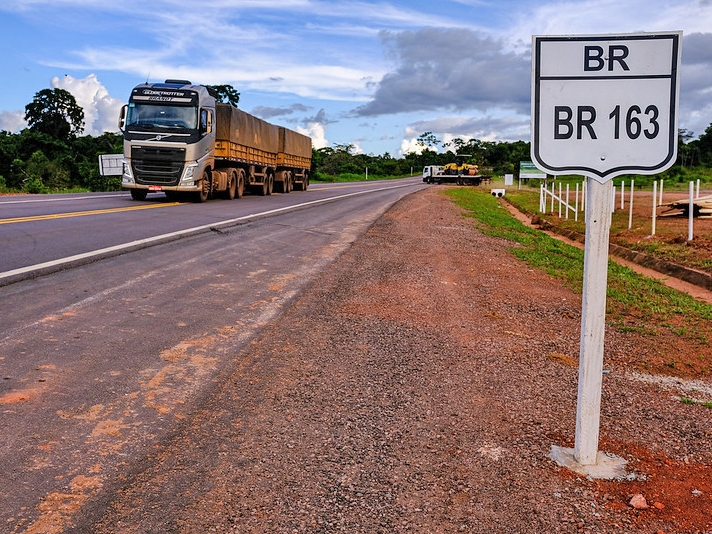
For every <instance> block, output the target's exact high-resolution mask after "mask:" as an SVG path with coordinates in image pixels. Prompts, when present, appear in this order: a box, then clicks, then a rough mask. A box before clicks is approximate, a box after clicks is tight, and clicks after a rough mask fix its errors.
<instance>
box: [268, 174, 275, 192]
mask: <svg viewBox="0 0 712 534" xmlns="http://www.w3.org/2000/svg"><path fill="white" fill-rule="evenodd" d="M273 191H274V174H272V173H269V174H268V175H267V196H269V195H271V194H272V192H273Z"/></svg>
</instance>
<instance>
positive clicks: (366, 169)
mask: <svg viewBox="0 0 712 534" xmlns="http://www.w3.org/2000/svg"><path fill="white" fill-rule="evenodd" d="M366 180H368V167H366Z"/></svg>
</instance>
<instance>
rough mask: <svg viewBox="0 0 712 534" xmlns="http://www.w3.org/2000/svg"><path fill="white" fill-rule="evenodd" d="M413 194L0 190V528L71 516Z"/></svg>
mask: <svg viewBox="0 0 712 534" xmlns="http://www.w3.org/2000/svg"><path fill="white" fill-rule="evenodd" d="M421 187H424V185H423V184H422V181H421V179H420V178H419V177H417V178H411V179H404V180H397V181H388V182H368V183H360V184H343V185H320V186H312V187H310V189H309V191H307V192H299V193H291V194H289V195H274V196H272V197H253V196H247V197H244V198H243V199H239V200H233V201H227V200H213V201H210V202H208V203H206V204H191V203H182V204H175V203H169V202H167V201H165V200H164V199H163V198H162V197H160V196H157V197H156V198H155V199H154V200H152V199H151V197H150V196H149V201H147V202H145V203H138V202H134V201H131V200H130V196H129V195H128V194H126V193H116V194H92V195H62V196H43V197H30V196H18V197H3V198H0V242H1V243H2V256H0V428H2V429H3V431H2V433H0V480H2V484H0V531H7V532H28V533H32V532H37V533H39V532H60V531H62V530H63V529H64V528H67V527H68V526H69V525H71V523H72V517H73V516H74V515H75V514H76V513H78V512H79V511H80V510H81V509H82V506H84V505H85V504H86V503H87V502H88V501H89V500H90V499H93V498H95V497H96V496H97V495H98V494H100V493H101V492H102V491H110V489H111V488H112V487H116V486H117V484H118V482H119V481H120V480H122V479H123V478H124V477H125V476H127V475H128V474H130V473H131V472H132V471H134V470H136V469H139V466H140V464H141V462H143V461H145V458H146V457H147V456H148V454H149V453H150V451H151V450H152V447H153V446H154V445H155V444H157V443H159V442H160V441H161V440H164V439H167V438H168V437H170V436H171V435H173V434H174V433H176V432H178V431H179V430H180V428H181V426H182V425H183V424H186V422H187V421H189V420H190V417H191V413H193V411H194V410H196V408H197V407H198V406H200V403H201V399H204V398H205V397H206V396H207V395H208V393H209V392H210V390H211V388H212V387H214V386H215V385H216V384H218V383H220V382H221V380H224V379H225V377H226V376H228V375H229V373H230V371H231V370H233V369H234V367H235V366H236V365H238V363H239V358H240V351H241V350H242V349H243V348H245V347H246V346H247V345H248V344H249V343H250V342H251V340H252V339H253V338H254V337H255V335H256V333H257V332H259V331H260V329H261V328H263V327H264V326H265V325H268V324H273V323H274V322H275V321H279V320H280V312H281V311H282V310H283V309H284V308H285V307H286V306H288V305H289V303H290V302H291V301H292V300H293V299H294V298H295V296H296V295H297V294H298V293H299V291H300V290H301V289H302V288H304V287H305V286H306V284H309V283H311V282H313V281H315V280H316V281H317V282H318V276H319V274H320V273H321V272H323V270H324V269H326V268H327V267H328V265H329V264H330V263H331V262H332V261H333V260H334V259H335V258H336V257H337V256H338V255H339V254H340V253H341V252H342V251H343V250H345V248H346V247H348V245H349V244H350V243H351V242H353V241H354V240H355V239H356V238H357V237H358V236H359V235H361V234H362V233H363V232H365V231H366V230H367V229H368V227H369V226H370V225H371V224H372V223H373V221H375V220H376V219H377V218H378V217H379V216H380V215H381V214H382V213H383V212H384V211H385V210H387V209H388V207H390V206H391V205H392V204H393V203H394V202H396V201H397V200H398V199H400V198H402V197H403V196H404V195H407V194H408V193H411V192H413V191H415V190H417V189H419V188H421ZM137 208H139V209H137ZM282 326H283V327H284V328H285V329H289V328H290V325H289V324H284V325H282Z"/></svg>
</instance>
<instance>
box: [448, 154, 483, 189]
mask: <svg viewBox="0 0 712 534" xmlns="http://www.w3.org/2000/svg"><path fill="white" fill-rule="evenodd" d="M471 157H472V156H471V155H470V154H458V155H457V156H456V157H455V162H454V163H448V164H447V165H445V167H444V168H443V174H444V175H445V176H454V177H455V179H454V180H443V181H454V182H457V184H458V185H480V182H481V181H482V177H481V176H480V174H479V167H478V166H477V165H475V164H473V163H465V160H466V159H468V158H471Z"/></svg>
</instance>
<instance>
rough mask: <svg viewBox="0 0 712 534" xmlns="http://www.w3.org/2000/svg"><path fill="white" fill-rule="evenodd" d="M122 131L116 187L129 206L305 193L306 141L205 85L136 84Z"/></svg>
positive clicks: (309, 151) (125, 109) (178, 82)
mask: <svg viewBox="0 0 712 534" xmlns="http://www.w3.org/2000/svg"><path fill="white" fill-rule="evenodd" d="M119 129H120V130H121V131H122V133H123V136H124V159H123V175H122V179H121V187H122V188H125V189H129V190H130V191H131V196H132V198H133V199H134V200H145V199H146V196H147V195H148V193H149V192H150V191H162V192H164V193H165V195H166V197H168V198H169V199H178V198H179V197H180V195H183V194H187V195H190V196H191V197H192V198H193V200H195V201H196V202H205V201H206V200H208V198H210V197H211V196H217V195H220V196H223V197H224V198H228V199H233V198H241V197H242V196H243V194H244V193H245V192H252V193H257V194H259V195H271V194H272V192H273V191H277V192H281V193H289V192H290V191H292V190H298V191H299V190H301V191H306V190H307V187H308V186H309V176H310V172H311V157H312V144H311V138H309V137H308V136H306V135H302V134H300V133H298V132H295V131H293V130H290V129H288V128H284V127H282V126H276V125H274V124H270V123H268V122H266V121H264V120H262V119H259V118H257V117H255V116H253V115H250V114H249V113H246V112H244V111H242V110H240V109H238V108H236V107H235V106H233V105H231V104H226V103H223V102H219V101H217V100H216V98H215V94H214V93H213V92H212V91H211V90H210V88H209V87H208V86H205V85H194V84H192V83H191V82H190V81H188V80H166V81H165V82H164V83H145V84H141V85H137V86H136V87H134V89H133V90H132V91H131V95H130V97H129V101H128V104H126V105H125V106H123V107H122V109H121V114H120V116H119Z"/></svg>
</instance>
